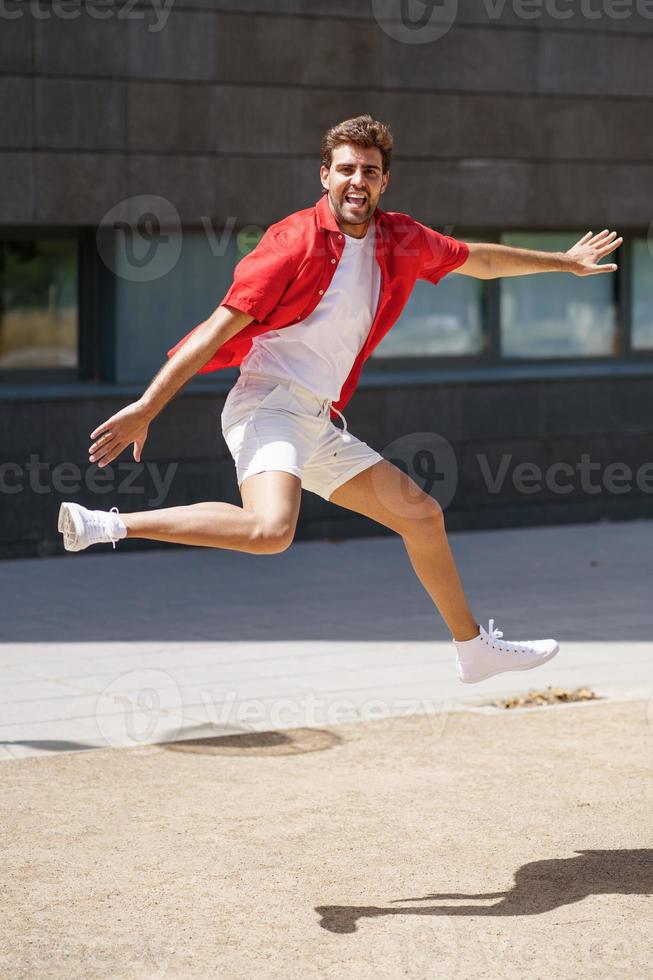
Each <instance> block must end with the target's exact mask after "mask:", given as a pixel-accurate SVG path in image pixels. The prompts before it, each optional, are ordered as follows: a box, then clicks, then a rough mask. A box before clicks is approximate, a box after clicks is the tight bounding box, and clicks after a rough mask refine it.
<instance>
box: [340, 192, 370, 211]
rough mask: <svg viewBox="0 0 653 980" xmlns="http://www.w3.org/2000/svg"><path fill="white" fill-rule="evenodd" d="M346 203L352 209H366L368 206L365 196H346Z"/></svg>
mask: <svg viewBox="0 0 653 980" xmlns="http://www.w3.org/2000/svg"><path fill="white" fill-rule="evenodd" d="M345 202H346V203H347V204H348V205H349V207H350V208H364V207H365V205H366V204H367V197H366V196H365V194H345Z"/></svg>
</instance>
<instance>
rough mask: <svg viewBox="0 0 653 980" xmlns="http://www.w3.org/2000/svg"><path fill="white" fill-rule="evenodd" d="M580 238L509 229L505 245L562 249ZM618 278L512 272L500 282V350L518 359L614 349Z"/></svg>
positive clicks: (592, 354)
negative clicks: (519, 273)
mask: <svg viewBox="0 0 653 980" xmlns="http://www.w3.org/2000/svg"><path fill="white" fill-rule="evenodd" d="M581 237H582V232H579V233H577V234H576V233H574V232H569V233H568V234H567V233H565V234H560V233H550V232H543V233H540V234H530V233H514V232H511V233H508V234H504V235H502V236H501V242H502V244H504V245H512V246H513V247H515V248H534V249H538V250H541V251H547V252H558V251H559V252H564V251H566V250H567V249H568V248H570V246H571V245H573V243H574V242H575V241H578V239H579V238H581ZM614 291H615V282H614V277H613V276H611V275H608V274H607V273H606V274H605V275H597V276H588V277H578V276H569V275H567V276H564V275H548V274H544V275H539V274H538V275H532V276H514V277H511V278H506V279H502V281H501V325H500V330H501V353H502V355H503V356H504V357H515V358H556V357H603V356H609V355H611V354H615V353H616V305H615V298H614Z"/></svg>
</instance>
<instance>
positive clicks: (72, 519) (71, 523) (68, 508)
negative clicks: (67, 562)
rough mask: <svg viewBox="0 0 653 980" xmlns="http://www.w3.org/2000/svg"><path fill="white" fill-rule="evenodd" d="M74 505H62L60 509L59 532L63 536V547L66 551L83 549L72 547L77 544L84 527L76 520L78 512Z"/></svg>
mask: <svg viewBox="0 0 653 980" xmlns="http://www.w3.org/2000/svg"><path fill="white" fill-rule="evenodd" d="M74 508H75V505H74V504H62V505H61V507H60V508H59V517H58V519H57V530H58V531H59V532H60V533H61V534H63V546H64V548H65V549H66V551H81V550H82V549H81V548H75V547H70V545H71V544H77V542H78V541H79V535H80V533H81V531H82V527H81V526H80V524H79V523H78V521H77V520H76V517H77V512H76V510H75V509H74Z"/></svg>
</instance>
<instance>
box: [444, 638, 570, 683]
mask: <svg viewBox="0 0 653 980" xmlns="http://www.w3.org/2000/svg"><path fill="white" fill-rule="evenodd" d="M559 652H560V646H559V645H558V644H556V647H555V649H554V650H552V651H551V653H547V655H546V656H545V657H542V659H541V660H538V661H537V663H536V664H523V665H522V666H521V667H505V668H504V669H503V670H491V671H490V672H489V674H483V676H482V677H474V678H473V680H466V681H464V680H463V679H462V677H461V676H460V674H459V675H458V679H459V680H460V681H461V683H463V684H478V683H479V681H486V680H487V679H488V678H489V677H496V676H497V674H511V673H515V672H516V671H518V670H534V669H535V668H536V667H541V666H542V664H546V663H548V662H549V660H553V658H554V657H555V655H556V653H559Z"/></svg>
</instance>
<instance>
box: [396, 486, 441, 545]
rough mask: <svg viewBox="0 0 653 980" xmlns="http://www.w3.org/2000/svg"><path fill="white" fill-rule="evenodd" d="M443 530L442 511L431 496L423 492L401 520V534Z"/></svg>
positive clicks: (421, 533)
mask: <svg viewBox="0 0 653 980" xmlns="http://www.w3.org/2000/svg"><path fill="white" fill-rule="evenodd" d="M442 531H444V512H443V510H442V507H440V504H439V503H438V502H437V500H435V499H434V498H433V497H430V496H429V495H428V494H427V493H425V494H424V495H423V496H422V497H420V500H419V502H418V503H417V504H415V505H414V506H413V507H411V508H410V510H409V511H408V512H407V513H406V515H405V518H404V520H403V526H402V531H401V533H402V535H404V536H406V535H411V534H420V535H423V534H425V533H440V532H442Z"/></svg>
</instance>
